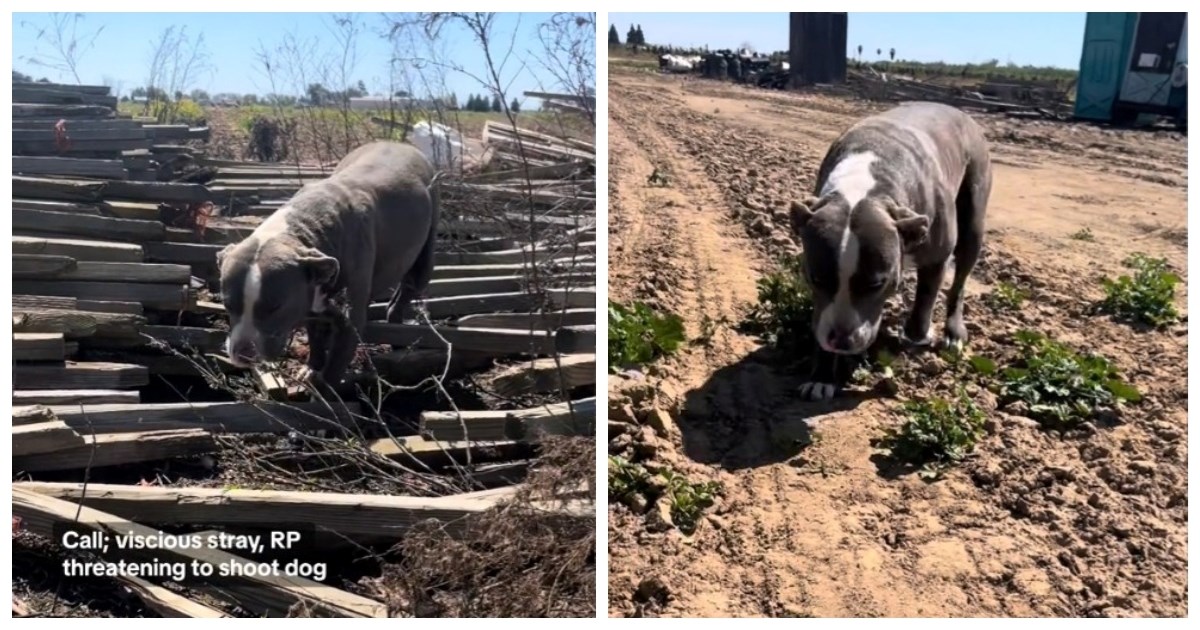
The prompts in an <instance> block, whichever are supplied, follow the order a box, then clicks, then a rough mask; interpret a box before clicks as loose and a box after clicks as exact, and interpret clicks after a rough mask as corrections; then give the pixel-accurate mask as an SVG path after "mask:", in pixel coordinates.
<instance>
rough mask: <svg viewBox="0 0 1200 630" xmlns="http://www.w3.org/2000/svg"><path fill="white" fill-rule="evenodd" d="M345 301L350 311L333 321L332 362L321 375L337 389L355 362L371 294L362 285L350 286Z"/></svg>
mask: <svg viewBox="0 0 1200 630" xmlns="http://www.w3.org/2000/svg"><path fill="white" fill-rule="evenodd" d="M346 298H347V300H348V302H349V312H348V313H344V312H343V313H339V316H337V317H335V319H334V325H333V332H332V335H331V339H330V348H329V352H328V355H329V360H328V362H327V363H326V364H325V368H324V369H323V370H322V372H321V376H322V377H323V378H324V380H325V382H326V383H328V384H329V385H331V386H335V387H336V386H337V385H338V384H340V383H341V381H342V378H343V377H344V376H345V375H346V371H347V370H348V369H349V368H350V364H351V363H353V362H354V354H355V353H356V352H357V351H358V343H359V341H360V336H361V334H362V331H364V330H366V328H367V309H368V308H369V307H370V305H371V291H370V289H369V288H368V287H367V286H363V285H358V286H352V287H348V288H347V290H346Z"/></svg>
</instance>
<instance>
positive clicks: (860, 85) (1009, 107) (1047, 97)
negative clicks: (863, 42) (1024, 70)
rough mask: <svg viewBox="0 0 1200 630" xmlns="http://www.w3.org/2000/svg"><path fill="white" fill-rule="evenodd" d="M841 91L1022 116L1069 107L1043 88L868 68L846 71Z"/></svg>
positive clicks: (1050, 114)
mask: <svg viewBox="0 0 1200 630" xmlns="http://www.w3.org/2000/svg"><path fill="white" fill-rule="evenodd" d="M825 87H829V86H825ZM845 89H846V90H849V91H850V92H851V93H856V94H857V95H858V96H860V97H862V98H867V99H871V100H885V101H936V102H940V103H946V104H948V105H954V106H955V107H960V108H963V109H972V110H977V111H983V112H994V113H1005V114H1008V115H1012V116H1023V117H1026V116H1040V117H1047V118H1061V117H1063V116H1065V115H1067V114H1068V113H1069V112H1070V110H1071V107H1072V106H1071V103H1070V102H1069V101H1068V100H1067V96H1066V93H1065V92H1064V91H1062V90H1058V89H1052V88H1049V87H1046V86H1024V85H1014V84H997V83H990V82H985V83H982V84H980V85H979V86H977V87H976V88H974V89H968V88H964V87H955V86H945V85H938V84H936V83H931V82H927V81H920V80H917V79H914V78H912V77H906V76H903V75H899V74H891V73H882V72H878V71H876V70H874V69H872V68H865V69H864V70H862V71H858V70H849V71H847V85H846V87H845Z"/></svg>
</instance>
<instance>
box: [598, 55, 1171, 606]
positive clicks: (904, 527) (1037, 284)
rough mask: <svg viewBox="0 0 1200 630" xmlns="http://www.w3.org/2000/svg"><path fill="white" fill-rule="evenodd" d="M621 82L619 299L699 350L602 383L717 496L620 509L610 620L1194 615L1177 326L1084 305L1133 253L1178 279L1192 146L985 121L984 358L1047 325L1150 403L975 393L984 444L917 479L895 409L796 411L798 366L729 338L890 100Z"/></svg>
mask: <svg viewBox="0 0 1200 630" xmlns="http://www.w3.org/2000/svg"><path fill="white" fill-rule="evenodd" d="M610 89H611V102H610V131H609V146H610V155H611V158H610V160H611V181H610V195H611V197H610V199H611V202H610V217H611V220H610V227H609V235H610V280H609V283H610V284H609V286H610V297H611V298H612V299H614V300H619V301H622V302H628V301H631V300H643V301H646V302H648V303H650V304H652V305H655V306H657V307H659V308H661V309H664V310H668V311H671V312H674V313H677V314H679V315H680V316H682V317H683V318H684V320H685V323H686V326H687V329H688V336H689V339H692V340H694V341H692V342H691V343H689V344H688V346H687V347H686V348H685V349H684V350H682V351H681V352H680V353H679V354H677V355H676V356H673V357H671V358H670V359H667V360H665V361H662V362H660V364H658V365H656V366H654V368H653V369H651V370H650V373H649V376H648V377H647V380H638V379H636V378H625V377H620V376H617V377H613V382H612V383H610V396H615V397H616V398H617V400H618V403H622V402H630V403H632V404H635V405H636V404H641V405H646V404H658V405H660V406H665V407H668V408H670V409H671V410H672V411H673V412H675V413H674V416H675V421H674V422H675V426H673V427H668V429H667V432H668V435H667V437H666V438H655V437H653V433H652V432H648V431H645V430H643V431H641V432H640V433H639V434H638V435H639V439H641V440H643V441H644V442H645V443H643V444H642V448H641V450H640V452H641V453H642V454H643V455H647V454H648V456H647V457H646V458H647V460H648V461H649V463H650V464H651V465H669V466H671V467H672V468H674V469H676V470H678V471H680V472H682V473H683V474H685V475H687V477H688V478H689V479H691V480H695V481H706V480H715V481H719V482H720V483H721V484H722V486H723V488H724V490H723V493H722V496H721V498H720V499H719V500H718V503H717V505H715V506H714V507H713V508H712V509H711V510H710V511H709V512H708V514H707V516H706V517H705V519H704V520H703V522H702V523H701V525H700V527H699V528H698V529H697V531H696V532H695V533H694V534H693V535H691V536H685V535H683V534H681V533H680V532H679V531H678V530H676V529H671V530H669V531H667V532H666V533H655V532H654V531H653V530H657V529H660V528H653V527H650V528H648V527H647V526H646V517H643V516H641V515H638V514H634V513H632V512H631V511H630V510H629V509H628V508H627V507H625V506H623V505H616V506H614V507H612V508H611V509H610V521H609V522H610V614H611V615H615V616H626V615H646V616H946V615H948V616H1034V615H1053V616H1074V615H1081V616H1150V615H1186V614H1187V437H1186V436H1187V414H1186V405H1187V367H1186V365H1187V324H1186V318H1185V319H1184V323H1181V324H1176V325H1175V326H1173V327H1171V328H1169V329H1168V330H1165V331H1161V332H1137V331H1135V330H1133V329H1132V328H1130V327H1129V326H1128V325H1124V324H1119V323H1116V322H1113V321H1110V320H1109V319H1107V318H1105V317H1103V316H1100V315H1096V314H1093V313H1092V311H1091V310H1090V308H1091V304H1092V303H1094V302H1095V301H1096V300H1097V299H1099V298H1100V297H1101V296H1102V295H1103V293H1102V289H1101V285H1100V278H1101V277H1104V276H1115V275H1117V274H1119V273H1121V272H1122V271H1123V269H1122V267H1121V261H1122V260H1123V259H1124V258H1125V257H1126V256H1127V255H1129V254H1132V253H1134V252H1143V253H1146V254H1149V255H1153V256H1165V257H1166V258H1167V259H1168V261H1169V262H1170V263H1171V265H1173V267H1174V268H1175V269H1176V270H1178V271H1180V272H1181V273H1183V275H1184V276H1185V277H1186V256H1187V227H1186V226H1187V222H1186V209H1187V202H1186V192H1187V188H1186V186H1187V174H1186V173H1187V156H1186V153H1187V144H1186V137H1183V136H1179V135H1178V134H1174V133H1170V132H1158V133H1148V132H1131V131H1112V130H1102V129H1098V128H1095V127H1090V126H1086V125H1073V124H1063V123H1051V122H1030V121H1016V120H1011V119H1005V118H1000V117H981V118H980V119H979V120H980V122H981V123H982V124H983V125H984V127H985V129H986V130H987V132H988V135H989V138H990V140H991V141H992V142H993V155H994V161H995V163H996V167H995V182H996V183H995V190H994V193H993V196H992V201H991V205H990V210H989V215H990V224H989V230H988V242H987V245H986V252H985V255H984V258H983V260H982V261H981V263H980V265H979V266H978V268H977V270H976V273H975V277H974V278H973V280H972V282H971V283H969V284H968V290H969V294H968V298H967V300H968V301H967V319H968V327H969V329H970V330H971V332H972V335H973V337H972V341H971V348H972V351H973V352H975V353H978V354H984V355H989V354H993V355H994V354H1002V353H1004V352H1005V351H1006V347H1007V346H1008V345H1009V344H1010V343H1011V342H1010V339H1011V335H1012V333H1013V332H1015V331H1016V330H1018V329H1020V328H1032V329H1035V330H1040V331H1042V332H1044V333H1047V334H1049V335H1051V336H1053V337H1054V338H1056V339H1058V340H1060V341H1063V342H1065V343H1068V344H1071V345H1073V346H1075V347H1078V348H1081V349H1088V350H1094V351H1098V352H1100V353H1102V354H1105V355H1106V356H1108V357H1109V358H1111V359H1112V360H1113V361H1114V362H1115V364H1116V365H1117V366H1119V368H1120V369H1121V370H1122V372H1123V373H1124V374H1125V375H1126V377H1127V378H1128V379H1129V380H1130V381H1132V382H1133V383H1134V384H1135V385H1136V386H1137V387H1138V388H1139V389H1140V390H1141V391H1142V393H1143V395H1144V396H1145V400H1143V401H1142V402H1141V403H1140V404H1138V405H1136V406H1132V407H1130V408H1129V409H1128V410H1127V411H1126V412H1125V414H1124V416H1123V417H1122V418H1121V420H1120V422H1117V423H1115V424H1114V426H1111V427H1108V426H1106V427H1100V428H1097V427H1093V426H1090V425H1088V426H1085V427H1084V429H1083V430H1079V431H1072V432H1068V433H1066V434H1058V433H1051V432H1047V431H1044V430H1042V429H1040V428H1039V427H1038V425H1037V424H1036V423H1034V422H1033V421H1031V420H1028V419H1025V418H1020V417H1016V416H1010V415H1007V414H1005V413H1002V412H1000V411H997V410H996V408H995V403H994V399H992V400H988V393H987V392H986V391H981V392H980V397H981V398H982V399H984V403H983V404H984V405H985V407H987V408H988V411H989V420H988V434H987V436H986V438H985V439H984V440H983V441H981V443H980V444H979V446H978V447H977V449H976V455H975V456H974V457H972V458H971V459H970V460H968V461H967V462H966V463H964V464H963V465H962V466H959V467H958V468H956V469H954V470H953V471H951V472H950V473H948V474H947V475H946V476H945V477H943V478H942V479H941V480H939V481H937V482H934V483H928V482H926V481H923V480H921V479H919V478H918V477H917V476H916V475H899V476H898V475H895V474H892V473H891V472H890V471H889V470H888V469H887V468H886V467H883V466H881V465H879V464H878V459H877V457H875V449H874V447H873V444H872V443H873V441H874V440H876V439H877V438H879V437H881V436H882V434H883V432H884V430H885V429H886V428H887V427H894V426H897V425H898V424H899V422H900V420H899V417H898V416H897V414H896V411H897V409H898V408H899V406H900V403H899V402H898V401H896V400H890V399H880V398H870V397H865V398H846V399H839V400H837V401H835V402H834V403H808V402H804V401H801V400H800V399H799V398H798V397H797V396H796V395H795V390H796V388H797V387H798V386H799V384H800V383H801V376H802V375H801V374H800V373H797V372H796V371H795V370H794V369H792V368H791V367H790V366H791V363H792V362H791V361H790V357H784V356H779V353H778V352H776V351H774V350H772V349H771V348H768V347H766V346H765V345H764V343H763V342H762V341H761V340H760V339H757V338H755V337H752V336H748V335H745V334H742V333H740V332H738V323H739V322H741V321H742V320H744V318H745V317H746V314H747V311H748V309H749V308H750V307H751V306H752V305H753V304H754V302H755V300H756V285H755V283H756V280H757V279H758V278H759V277H760V276H761V274H763V273H765V272H767V271H769V270H771V269H772V268H774V266H775V265H776V264H777V261H778V257H779V255H780V254H782V253H785V252H795V251H797V250H796V246H795V243H794V242H793V240H792V237H791V234H790V228H789V223H788V218H787V212H786V208H787V206H788V203H789V202H790V201H791V200H792V199H796V198H802V197H803V196H805V195H806V194H808V193H809V192H811V189H812V185H813V180H814V178H815V176H816V170H817V167H818V165H819V162H820V160H821V158H822V157H823V154H824V151H825V149H826V148H827V147H828V145H829V142H830V141H831V140H833V138H834V137H835V136H836V135H837V134H838V133H840V132H841V131H842V130H843V129H844V128H845V127H846V126H848V125H849V124H850V123H852V122H853V121H854V120H856V119H857V118H859V117H861V116H862V115H864V114H866V113H868V112H870V111H872V110H874V109H880V108H882V106H880V105H872V104H867V103H862V102H852V101H849V100H842V99H835V98H831V97H826V96H820V95H798V94H788V93H780V92H768V91H761V90H750V89H743V88H738V87H733V86H728V85H720V84H716V83H713V82H708V81H700V80H687V79H680V78H678V77H672V78H664V77H658V76H655V75H648V74H633V73H629V72H622V71H619V70H617V69H615V68H614V70H613V72H612V74H611V88H610ZM656 170H657V171H658V172H659V174H660V175H664V176H665V177H666V178H667V182H668V183H667V185H665V186H663V185H651V183H650V182H649V180H650V177H651V175H652V174H653V173H654V172H655V171H656ZM1085 229H1086V230H1088V231H1090V233H1091V235H1092V240H1084V239H1083V238H1080V237H1079V236H1078V235H1079V234H1080V233H1081V231H1082V230H1085ZM1072 235H1076V237H1074V238H1073V237H1072ZM1000 280H1004V281H1006V282H1012V283H1014V284H1016V285H1018V286H1021V287H1023V288H1025V289H1027V290H1028V292H1029V294H1030V298H1029V300H1028V301H1027V302H1026V303H1025V304H1024V305H1023V306H1022V307H1021V309H1020V310H1019V311H1018V312H1015V313H1004V312H997V311H994V310H992V309H990V308H989V307H988V306H987V304H986V303H985V301H984V300H982V299H981V296H983V295H985V294H986V293H988V292H989V291H990V290H991V287H992V286H994V283H996V282H998V281H1000ZM910 290H911V289H910ZM1185 291H1186V289H1181V293H1182V292H1185ZM1178 304H1179V307H1180V309H1184V308H1185V304H1186V295H1179V300H1178ZM939 309H940V305H939ZM939 331H940V328H939ZM912 367H913V370H912V372H913V374H914V376H910V377H908V378H906V379H904V378H902V379H901V380H902V385H901V392H900V396H901V398H903V397H911V396H916V395H920V394H922V393H928V392H943V393H944V392H945V391H952V390H949V389H948V388H950V387H952V386H953V381H954V377H953V376H952V375H950V374H949V373H948V372H947V370H946V368H945V365H944V364H942V363H941V362H940V360H939V359H938V358H937V357H933V356H928V357H924V358H922V357H914V358H912ZM647 383H649V384H650V386H652V387H653V388H656V389H657V390H658V393H657V394H651V395H650V396H649V398H650V399H652V400H656V401H657V402H656V403H655V402H650V403H647V402H644V401H643V399H646V398H648V397H647V396H646V395H645V394H644V392H645V391H646V389H647ZM639 392H642V393H639ZM655 397H656V398H655ZM622 444H623V445H627V444H628V442H627V441H626V442H622ZM615 447H616V446H615V445H614V447H613V448H615ZM648 580H649V581H650V583H652V584H654V585H655V586H656V588H655V589H651V590H653V591H655V594H654V595H653V596H650V597H647V596H646V595H647V593H646V589H645V588H644V586H645V584H647V583H648V582H647V581H648ZM639 587H643V589H642V590H643V592H642V594H641V595H639V594H638V590H639Z"/></svg>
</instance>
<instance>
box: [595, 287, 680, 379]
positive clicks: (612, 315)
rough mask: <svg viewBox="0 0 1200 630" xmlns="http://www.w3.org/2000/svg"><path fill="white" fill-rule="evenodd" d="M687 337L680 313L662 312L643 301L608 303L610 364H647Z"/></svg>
mask: <svg viewBox="0 0 1200 630" xmlns="http://www.w3.org/2000/svg"><path fill="white" fill-rule="evenodd" d="M686 340H687V337H686V335H685V333H684V330H683V320H682V319H680V318H679V316H678V315H673V314H669V313H665V314H664V313H659V312H657V311H655V310H654V309H652V308H650V307H649V306H647V305H646V304H643V303H642V302H634V303H633V304H632V305H630V306H623V305H621V304H618V303H616V302H612V301H610V302H609V303H608V366H609V369H610V370H619V369H621V368H622V367H625V366H630V365H645V364H647V363H650V362H651V361H653V360H655V359H657V358H658V357H660V356H664V355H668V354H671V353H673V352H675V351H676V350H678V349H679V346H681V345H683V342H684V341H686Z"/></svg>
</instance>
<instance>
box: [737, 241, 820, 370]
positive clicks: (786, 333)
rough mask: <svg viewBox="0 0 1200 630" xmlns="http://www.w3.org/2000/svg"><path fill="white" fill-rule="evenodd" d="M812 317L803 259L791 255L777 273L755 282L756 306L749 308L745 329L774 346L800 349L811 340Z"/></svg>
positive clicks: (809, 292) (810, 292) (811, 301)
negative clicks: (756, 286)
mask: <svg viewBox="0 0 1200 630" xmlns="http://www.w3.org/2000/svg"><path fill="white" fill-rule="evenodd" d="M812 318H813V299H812V291H811V290H810V289H809V287H808V282H807V280H805V278H804V259H803V258H801V257H800V256H791V257H788V258H787V259H785V260H784V261H783V264H782V265H781V268H780V269H779V270H778V271H775V272H773V273H769V274H767V275H765V276H763V277H762V278H760V279H759V280H758V304H755V305H754V308H752V309H751V311H750V316H749V317H748V319H747V321H746V324H745V329H746V330H747V332H750V333H753V334H758V335H762V336H763V337H765V338H766V339H767V341H768V342H770V343H772V344H774V345H776V346H780V347H787V348H802V347H805V346H806V345H807V344H809V343H810V342H811V341H812Z"/></svg>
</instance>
